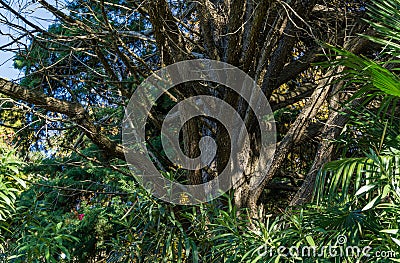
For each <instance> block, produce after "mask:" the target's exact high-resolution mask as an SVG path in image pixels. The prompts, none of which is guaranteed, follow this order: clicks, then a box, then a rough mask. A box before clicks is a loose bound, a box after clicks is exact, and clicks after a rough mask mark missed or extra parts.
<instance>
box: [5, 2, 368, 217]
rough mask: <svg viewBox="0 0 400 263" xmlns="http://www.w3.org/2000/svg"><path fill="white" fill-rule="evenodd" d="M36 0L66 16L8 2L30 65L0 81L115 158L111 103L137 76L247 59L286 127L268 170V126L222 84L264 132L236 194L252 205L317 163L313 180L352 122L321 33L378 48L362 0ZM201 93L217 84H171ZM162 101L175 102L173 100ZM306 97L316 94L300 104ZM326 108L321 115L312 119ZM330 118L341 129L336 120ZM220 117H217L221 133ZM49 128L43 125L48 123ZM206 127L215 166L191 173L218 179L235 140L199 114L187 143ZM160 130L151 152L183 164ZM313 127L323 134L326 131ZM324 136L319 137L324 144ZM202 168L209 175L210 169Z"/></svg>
mask: <svg viewBox="0 0 400 263" xmlns="http://www.w3.org/2000/svg"><path fill="white" fill-rule="evenodd" d="M31 4H32V5H35V6H39V7H40V8H44V9H45V10H47V11H48V12H50V13H51V14H52V15H54V17H56V20H55V22H54V24H53V25H52V26H51V27H50V28H49V29H48V30H44V29H42V28H41V27H40V26H38V24H37V23H35V21H34V20H32V19H29V17H27V16H24V15H21V14H20V12H18V10H17V9H16V8H14V7H12V6H10V5H9V4H8V3H7V2H5V1H0V5H1V9H2V10H4V11H5V12H6V14H7V15H2V16H1V18H0V19H1V22H2V23H4V24H5V25H7V26H8V27H9V28H11V29H12V30H14V32H15V34H12V36H11V35H10V37H11V39H12V40H11V42H10V43H9V45H5V46H3V47H2V49H6V48H9V47H12V45H14V46H15V45H18V44H19V48H18V49H17V51H16V52H17V57H16V60H15V63H16V65H17V66H18V67H19V68H21V69H23V70H24V71H25V75H26V76H25V78H24V79H23V80H22V81H21V82H19V83H18V82H10V81H7V80H4V79H0V86H1V90H0V92H1V93H2V94H4V95H6V96H9V97H11V98H13V99H15V100H19V101H24V102H26V103H28V104H29V105H33V106H34V108H35V109H36V110H37V111H38V112H39V113H40V114H42V124H43V125H44V127H46V129H47V130H51V129H52V130H58V131H60V130H61V131H68V133H69V134H70V138H76V136H71V134H75V135H79V134H82V135H84V136H86V137H88V138H89V139H90V140H91V141H92V142H93V143H94V144H95V145H97V146H98V148H99V149H100V150H102V151H103V154H104V155H105V156H107V158H108V159H113V158H118V159H121V160H124V159H125V157H124V149H123V147H122V146H121V144H120V143H121V141H120V130H119V128H118V125H119V124H120V122H121V117H122V114H117V116H115V115H113V114H112V113H110V111H109V112H108V113H105V112H107V109H110V110H112V109H118V110H119V112H120V113H122V112H123V110H122V109H123V107H124V106H125V105H126V103H127V100H128V99H129V97H130V96H131V95H132V93H133V91H134V90H135V87H137V85H138V84H139V83H140V82H141V81H142V80H143V79H144V78H146V77H147V76H149V75H150V74H151V73H152V72H153V71H154V70H157V69H159V68H160V67H163V66H166V65H170V64H173V63H175V62H178V61H183V60H187V59H194V58H209V59H213V60H219V61H224V62H227V63H229V64H232V65H234V66H237V67H239V68H240V69H242V70H243V71H244V72H246V73H248V74H249V75H250V76H251V77H252V78H254V80H255V81H256V82H257V83H258V84H259V85H260V87H261V90H262V92H263V93H264V94H265V95H266V97H267V98H268V99H269V100H270V104H271V107H272V109H273V110H274V112H275V115H276V116H277V120H278V123H277V124H278V126H279V125H280V126H282V127H280V128H279V130H280V134H279V136H278V139H279V142H278V143H277V150H276V153H275V156H274V158H273V161H272V164H271V167H270V169H269V170H268V171H259V172H260V173H261V176H260V175H257V174H256V171H257V163H258V155H257V152H258V150H259V149H258V148H257V147H259V145H257V140H258V139H259V128H257V125H256V120H255V118H254V116H252V115H251V111H246V110H245V109H246V107H247V106H246V105H245V104H243V101H242V100H241V99H240V97H239V96H238V95H237V94H235V93H233V92H232V91H230V90H229V89H226V88H223V89H221V90H219V93H218V95H217V96H219V97H220V98H221V99H224V101H226V102H228V103H229V104H230V105H231V106H233V107H234V108H235V109H236V110H238V112H239V113H240V114H241V116H242V118H243V119H246V120H248V121H247V128H248V131H249V133H250V137H251V138H255V139H254V140H252V143H251V146H252V147H251V153H250V156H251V158H250V160H249V163H250V164H251V165H250V167H249V169H248V171H247V172H246V173H247V174H245V176H244V177H243V178H253V180H243V181H242V182H241V183H240V184H238V185H237V186H236V187H235V203H236V205H237V206H238V207H247V208H250V209H251V210H252V211H253V213H254V214H256V211H257V210H259V209H260V207H259V204H260V201H262V200H260V197H262V196H263V194H264V193H265V189H267V188H268V187H273V184H272V183H273V182H274V180H276V179H277V178H278V179H280V180H281V181H283V182H286V181H287V180H286V179H287V178H288V177H289V179H290V181H293V182H295V183H294V184H291V185H289V187H286V188H285V189H290V191H293V189H296V187H298V185H297V184H299V182H297V181H302V179H301V178H302V176H301V173H305V172H307V169H311V171H310V173H309V176H308V178H310V180H306V183H307V182H308V183H307V184H306V185H305V186H304V187H309V186H310V185H312V182H313V178H315V175H316V172H315V171H317V170H318V169H319V168H320V167H321V166H322V165H323V163H324V162H325V161H327V160H330V159H332V157H333V155H334V152H333V151H332V145H330V144H329V145H328V144H327V143H326V141H325V138H324V137H328V138H335V137H336V136H337V135H338V131H340V130H341V129H342V127H343V124H344V123H345V122H346V121H347V120H346V119H343V118H340V117H338V116H337V115H336V113H335V110H334V109H338V107H339V106H338V103H337V101H338V100H340V98H339V97H338V95H337V93H336V92H337V91H338V90H339V89H341V87H342V86H343V83H336V82H333V81H332V80H333V78H332V75H333V73H337V74H339V73H340V72H341V71H342V70H343V68H340V67H339V68H337V69H335V71H332V70H325V69H321V68H320V67H319V66H313V65H312V63H314V62H318V61H322V60H325V59H326V57H324V56H321V55H320V54H321V53H324V52H325V53H327V52H328V53H329V52H330V51H329V50H325V49H324V48H323V47H321V46H320V45H319V42H320V41H322V42H327V43H330V44H334V45H341V46H344V47H346V48H347V49H349V50H351V51H352V52H354V53H356V54H366V55H368V54H369V53H370V52H371V43H370V42H369V41H367V40H364V39H362V38H360V37H359V36H358V35H357V34H358V33H362V32H366V31H365V30H366V29H367V28H368V25H366V24H364V23H363V22H362V21H360V19H359V17H362V16H363V13H364V10H365V8H364V6H363V3H362V2H357V1H355V2H351V3H349V2H334V3H332V4H326V3H325V2H324V1H321V2H320V1H304V0H299V1H294V2H291V3H290V4H289V3H287V2H284V1H283V2H282V1H280V2H271V1H265V0H259V1H258V0H257V1H238V0H233V1H214V0H202V1H197V2H187V1H166V0H165V1H164V0H163V1H145V2H140V1H103V0H100V1H78V2H74V3H71V4H66V5H65V6H61V5H52V4H50V3H48V2H46V1H43V0H40V1H37V3H31ZM10 17H11V18H10ZM15 21H18V22H15ZM321 21H324V22H321ZM21 23H22V24H23V25H24V26H22V27H21V26H20V24H21ZM27 40H28V43H29V44H27V45H26V44H25V43H26V41H27ZM285 89H286V90H285ZM196 94H206V95H213V96H215V92H214V91H213V89H212V87H210V86H202V85H195V86H193V87H188V86H185V85H183V86H182V87H177V88H176V89H175V90H174V91H173V92H172V100H173V99H176V100H177V101H179V100H182V99H184V98H187V97H190V96H193V95H196ZM164 100H165V102H168V103H173V101H172V102H171V99H164ZM301 102H306V103H305V105H304V106H298V105H300V103H301ZM168 103H166V105H164V107H158V108H155V114H153V116H154V118H151V124H149V125H151V127H152V130H154V131H156V130H157V129H158V128H157V127H159V125H160V121H162V117H163V116H165V112H166V110H167V109H168V107H169V106H168ZM296 103H297V104H296ZM294 104H295V105H297V106H298V107H299V108H298V109H295V110H293V117H291V118H290V119H289V121H286V123H289V124H290V127H288V128H284V125H285V121H283V118H282V115H281V114H282V112H283V111H284V110H287V109H293V105H294ZM327 107H330V108H331V110H329V115H328V117H327V118H322V119H321V118H318V114H319V113H321V111H322V110H324V109H326V108H327ZM319 119H321V120H322V123H321V124H320V125H314V124H315V123H316V121H317V120H319ZM50 123H51V124H50ZM317 123H318V121H317ZM332 125H333V126H338V127H339V128H338V129H337V130H335V131H331V130H330V127H331V126H332ZM210 126H211V128H212V127H216V132H214V133H213V132H212V130H213V129H211V128H210ZM46 129H40V128H39V130H40V131H41V132H43V131H44V130H46ZM204 130H206V132H205V133H207V134H211V135H212V136H213V137H214V138H215V139H216V141H217V144H218V146H219V147H218V152H217V156H216V160H215V164H216V165H215V168H212V169H211V168H210V169H211V170H210V169H208V170H203V171H194V172H190V173H187V178H186V179H187V180H188V181H189V182H192V183H202V182H204V180H209V178H212V177H213V174H215V173H218V171H220V170H221V169H223V167H224V165H225V164H226V161H227V159H228V157H229V155H228V154H227V153H228V151H227V150H226V149H224V147H227V146H226V145H229V136H228V134H227V131H226V130H224V128H223V127H221V125H220V124H218V122H216V121H214V120H208V119H207V120H202V119H193V120H191V121H189V122H187V123H186V124H185V126H184V128H183V138H184V140H183V141H184V149H185V153H186V154H187V155H188V156H190V157H195V156H198V154H199V146H198V142H199V140H200V137H201V133H203V134H204ZM317 135H321V136H320V137H317ZM150 136H151V138H152V139H150V140H149V141H148V143H149V147H150V148H151V155H152V157H153V159H154V160H156V161H157V160H159V161H158V163H159V164H161V167H160V169H165V167H164V166H168V167H171V169H173V170H175V171H179V168H178V167H174V164H173V163H170V162H168V160H165V158H164V156H163V152H162V151H161V150H160V148H159V145H157V144H156V141H157V136H155V135H154V134H153V133H152V134H150ZM78 138H81V137H80V136H78ZM310 138H313V139H315V138H317V139H316V142H313V141H311V140H310ZM64 145H65V146H67V148H68V149H70V150H77V147H76V146H78V145H80V144H79V140H75V141H74V140H71V141H69V143H68V141H67V143H66V144H64ZM224 145H225V146H224ZM315 145H320V146H319V150H318V151H317V150H316V149H317V147H315ZM304 148H307V155H308V156H312V157H311V158H315V160H314V162H313V165H311V163H310V161H309V160H307V161H302V162H301V164H298V159H299V157H298V156H300V155H301V154H302V150H301V149H304ZM310 149H311V150H310ZM326 149H328V150H326ZM288 156H289V157H288ZM105 165H107V163H105ZM287 167H292V168H291V169H288V168H287ZM299 168H300V172H299V171H298V170H299ZM213 169H214V170H213ZM287 172H290V174H286V173H287ZM204 173H205V174H206V175H207V176H206V177H204V176H202V175H203V174H204ZM204 178H206V179H204ZM207 178H208V179H207ZM285 178H286V179H285ZM310 182H311V183H310ZM293 187H294V188H293ZM304 187H303V190H301V192H299V193H298V195H297V196H296V200H303V201H301V202H298V201H296V200H293V202H292V204H299V203H302V202H304V200H308V199H309V194H310V191H309V190H308V191H304ZM288 196H290V195H288ZM264 199H265V198H264ZM261 203H262V202H261Z"/></svg>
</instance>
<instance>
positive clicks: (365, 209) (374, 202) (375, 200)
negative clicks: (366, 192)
mask: <svg viewBox="0 0 400 263" xmlns="http://www.w3.org/2000/svg"><path fill="white" fill-rule="evenodd" d="M379 197H380V196H377V197H375V198H374V199H372V201H371V202H369V203H368V204H367V205H366V206H364V208H363V209H361V211H367V210H369V209H371V208H372V207H374V205H375V204H376V203H377V201H378V200H380V199H379Z"/></svg>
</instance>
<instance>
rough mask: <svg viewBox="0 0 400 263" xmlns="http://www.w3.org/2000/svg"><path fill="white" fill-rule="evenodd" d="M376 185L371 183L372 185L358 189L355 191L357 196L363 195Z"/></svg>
mask: <svg viewBox="0 0 400 263" xmlns="http://www.w3.org/2000/svg"><path fill="white" fill-rule="evenodd" d="M375 186H376V185H374V184H370V185H364V186H363V187H361V188H360V189H358V191H357V192H356V193H355V195H356V196H359V195H362V194H364V193H366V192H369V191H370V190H371V189H373V188H374V187H375Z"/></svg>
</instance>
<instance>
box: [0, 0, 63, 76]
mask: <svg viewBox="0 0 400 263" xmlns="http://www.w3.org/2000/svg"><path fill="white" fill-rule="evenodd" d="M56 1H57V0H50V1H48V2H49V3H50V4H56ZM6 2H7V3H8V4H9V5H10V6H13V7H15V9H16V10H20V13H21V14H22V15H24V16H25V17H26V18H27V19H28V20H29V21H32V22H34V23H35V24H37V25H40V27H42V28H44V29H47V27H48V26H49V25H50V24H51V20H52V19H53V16H52V15H51V14H50V13H49V12H47V11H46V10H44V9H43V8H40V5H39V4H32V3H31V1H29V0H11V1H6ZM19 6H24V8H18V7H19ZM1 12H2V15H5V16H7V17H8V18H10V17H12V16H11V15H9V14H7V13H5V12H4V9H2V10H1ZM13 22H15V19H14V20H13ZM20 25H22V24H20ZM0 31H1V32H3V33H6V34H8V33H9V34H14V35H15V34H16V32H13V31H12V30H10V28H8V27H7V26H6V25H4V24H0ZM10 40H11V39H10V38H9V37H7V36H3V35H1V34H0V46H2V45H4V44H7V43H9V42H10ZM13 56H14V54H13V52H9V51H4V50H0V77H2V78H6V79H18V78H21V77H23V74H22V73H20V72H19V71H18V70H16V69H14V67H13V59H12V58H13Z"/></svg>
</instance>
